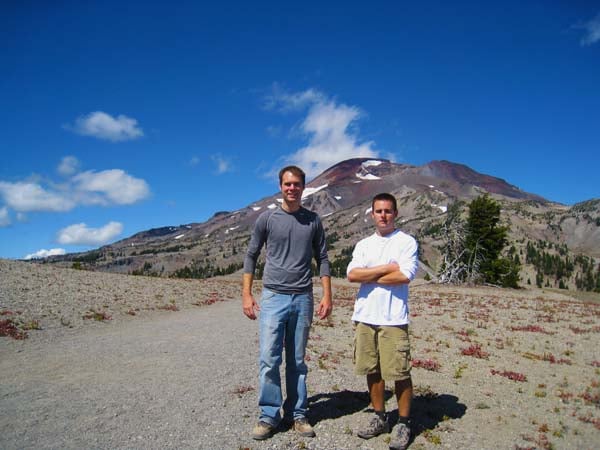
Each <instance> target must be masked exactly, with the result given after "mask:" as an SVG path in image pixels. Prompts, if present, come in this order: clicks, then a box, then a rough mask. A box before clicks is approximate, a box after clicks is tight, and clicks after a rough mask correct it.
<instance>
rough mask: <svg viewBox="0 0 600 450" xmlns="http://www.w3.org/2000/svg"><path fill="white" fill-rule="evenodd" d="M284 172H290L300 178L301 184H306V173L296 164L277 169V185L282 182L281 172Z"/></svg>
mask: <svg viewBox="0 0 600 450" xmlns="http://www.w3.org/2000/svg"><path fill="white" fill-rule="evenodd" d="M286 172H292V173H293V174H294V175H296V176H297V177H300V178H301V179H302V186H304V185H305V184H306V174H305V173H304V171H303V170H302V169H301V168H300V167H298V166H285V167H284V168H283V169H281V170H280V171H279V185H280V186H281V183H282V182H283V174H284V173H286Z"/></svg>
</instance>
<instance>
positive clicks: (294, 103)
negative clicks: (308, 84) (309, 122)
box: [264, 83, 326, 112]
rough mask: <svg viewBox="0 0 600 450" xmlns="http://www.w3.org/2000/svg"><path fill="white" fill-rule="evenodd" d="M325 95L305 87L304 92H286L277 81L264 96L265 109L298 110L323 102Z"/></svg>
mask: <svg viewBox="0 0 600 450" xmlns="http://www.w3.org/2000/svg"><path fill="white" fill-rule="evenodd" d="M325 100H326V96H325V95H324V94H323V93H321V92H319V91H318V90H316V89H307V90H306V91H304V92H292V93H290V92H287V91H286V90H285V89H283V88H282V87H281V85H280V84H279V83H273V86H272V87H271V93H269V94H267V95H266V96H265V99H264V101H265V103H264V107H265V109H275V110H279V111H281V112H289V111H298V110H301V109H304V108H305V107H307V106H309V105H311V104H314V103H318V102H323V101H325Z"/></svg>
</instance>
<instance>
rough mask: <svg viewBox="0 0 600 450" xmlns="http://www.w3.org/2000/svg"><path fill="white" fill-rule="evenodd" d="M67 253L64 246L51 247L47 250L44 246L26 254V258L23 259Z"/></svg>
mask: <svg viewBox="0 0 600 450" xmlns="http://www.w3.org/2000/svg"><path fill="white" fill-rule="evenodd" d="M65 253H66V252H65V249H64V248H51V249H50V250H46V249H45V248H43V249H41V250H38V251H37V252H35V253H31V254H29V255H27V256H25V258H23V259H37V258H46V257H47V256H54V255H64V254H65Z"/></svg>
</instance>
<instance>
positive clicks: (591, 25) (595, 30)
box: [581, 14, 600, 46]
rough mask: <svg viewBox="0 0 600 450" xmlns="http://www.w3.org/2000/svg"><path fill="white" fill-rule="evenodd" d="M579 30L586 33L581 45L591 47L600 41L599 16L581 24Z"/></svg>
mask: <svg viewBox="0 0 600 450" xmlns="http://www.w3.org/2000/svg"><path fill="white" fill-rule="evenodd" d="M581 28H583V29H584V30H585V32H586V34H585V36H584V37H583V38H582V39H581V45H583V46H586V45H593V44H595V43H596V42H598V41H600V14H598V15H596V17H594V18H593V19H592V20H590V21H589V22H587V23H585V24H583V26H581Z"/></svg>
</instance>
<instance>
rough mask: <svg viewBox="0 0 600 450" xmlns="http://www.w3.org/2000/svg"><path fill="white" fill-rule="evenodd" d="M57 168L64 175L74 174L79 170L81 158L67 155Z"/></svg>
mask: <svg viewBox="0 0 600 450" xmlns="http://www.w3.org/2000/svg"><path fill="white" fill-rule="evenodd" d="M56 170H57V171H58V173H59V174H61V175H63V176H70V175H73V174H74V173H77V172H78V171H79V160H78V159H77V158H75V157H74V156H65V157H64V158H63V159H62V160H61V162H60V164H59V165H58V168H57V169H56Z"/></svg>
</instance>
